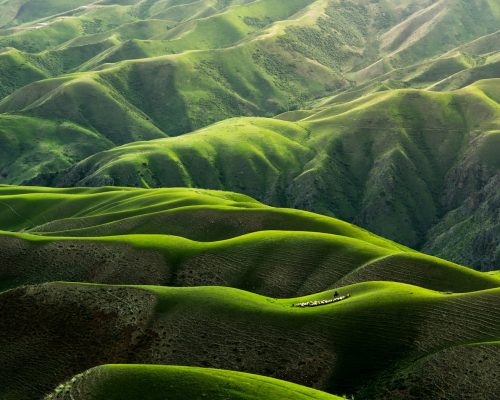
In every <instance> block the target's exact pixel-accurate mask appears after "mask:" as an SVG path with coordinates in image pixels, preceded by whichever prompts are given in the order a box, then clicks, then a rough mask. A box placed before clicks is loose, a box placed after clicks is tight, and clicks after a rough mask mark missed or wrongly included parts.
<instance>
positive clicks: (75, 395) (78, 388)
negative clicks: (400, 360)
mask: <svg viewBox="0 0 500 400" xmlns="http://www.w3.org/2000/svg"><path fill="white" fill-rule="evenodd" d="M75 379H76V380H75ZM75 379H72V380H71V381H69V382H68V383H67V384H63V385H61V386H59V387H58V388H57V389H56V390H55V392H54V393H53V394H50V395H48V396H46V397H45V400H64V399H72V400H78V399H82V400H83V399H88V400H91V399H92V400H99V399H102V400H113V399H116V400H126V399H139V398H140V399H145V400H155V399H157V400H162V399H165V396H166V395H167V394H168V398H169V399H172V400H175V399H179V400H184V399H192V400H202V399H205V398H210V399H214V400H219V399H220V400H222V399H224V400H247V399H266V400H282V399H285V398H286V399H290V400H310V399H318V400H323V399H324V400H335V399H340V398H339V397H336V396H332V395H329V394H326V393H322V392H320V391H317V390H313V389H309V388H306V387H303V386H299V385H294V384H292V383H288V382H284V381H279V380H277V379H269V378H265V377H261V376H256V375H250V374H243V373H236V372H230V371H221V370H214V369H208V368H203V369H202V368H185V367H184V368H183V367H166V366H149V365H106V366H102V367H97V368H94V369H91V370H89V371H86V372H85V373H83V374H81V375H78V376H77V377H75Z"/></svg>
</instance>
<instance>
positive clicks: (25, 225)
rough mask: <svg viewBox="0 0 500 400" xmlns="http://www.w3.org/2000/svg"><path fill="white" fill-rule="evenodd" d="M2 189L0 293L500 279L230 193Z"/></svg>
mask: <svg viewBox="0 0 500 400" xmlns="http://www.w3.org/2000/svg"><path fill="white" fill-rule="evenodd" d="M0 193H1V194H2V196H1V197H0V229H3V230H4V232H2V234H1V235H0V238H1V240H0V247H1V249H2V250H1V252H0V261H1V263H2V265H3V266H4V269H3V271H2V274H1V283H0V286H1V287H2V289H7V288H11V287H15V286H19V285H22V284H28V283H29V284H33V283H42V282H49V281H54V280H65V281H85V282H95V283H122V284H138V283H142V284H156V285H172V286H206V285H211V286H214V285H215V286H217V285H223V286H232V287H237V288H240V289H244V290H250V291H252V292H255V293H261V294H264V295H268V296H273V297H292V296H297V295H302V294H311V293H315V292H319V291H322V290H325V289H328V288H331V287H334V286H341V285H345V284H353V283H358V282H366V281H383V280H391V281H399V282H405V283H410V284H415V285H419V286H421V287H426V288H430V289H434V290H440V291H443V292H445V291H452V292H471V291H475V290H482V289H487V288H494V287H497V286H498V285H499V281H498V280H497V279H495V278H494V277H490V276H488V275H485V274H482V273H478V272H475V271H472V270H469V269H467V268H464V267H460V266H458V265H455V264H452V263H448V262H445V261H443V260H439V259H437V258H433V257H429V256H425V255H422V254H419V253H416V252H413V251H410V250H409V249H406V248H404V247H402V246H400V245H397V244H396V243H393V242H390V241H388V240H384V239H382V238H380V237H377V236H375V235H372V234H370V233H368V232H366V231H364V230H362V229H360V228H357V227H355V226H353V225H350V224H346V223H344V222H342V221H339V220H335V219H332V218H328V217H322V216H319V215H316V214H312V213H306V212H303V211H296V210H286V209H274V208H271V207H267V206H264V205H262V204H260V203H258V202H256V201H254V200H252V199H250V198H248V197H246V196H242V195H236V194H231V193H227V192H213V191H201V190H189V189H161V190H140V189H121V188H115V189H111V188H101V189H65V190H61V189H44V188H22V187H11V186H5V187H1V188H0ZM19 215H24V218H23V220H20V219H19ZM8 230H10V231H11V232H12V233H9V232H7V231H8ZM19 232H20V233H19ZM110 235H115V236H110ZM67 265H72V268H67V267H66V266H67Z"/></svg>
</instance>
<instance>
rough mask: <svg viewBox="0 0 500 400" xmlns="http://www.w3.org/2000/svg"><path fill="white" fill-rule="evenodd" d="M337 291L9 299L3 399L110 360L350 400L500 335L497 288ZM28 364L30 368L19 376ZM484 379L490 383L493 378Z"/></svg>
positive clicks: (128, 290)
mask: <svg viewBox="0 0 500 400" xmlns="http://www.w3.org/2000/svg"><path fill="white" fill-rule="evenodd" d="M340 292H341V293H350V294H351V298H350V299H349V300H346V301H345V302H340V303H339V304H333V305H329V306H324V307H318V308H311V309H300V308H293V307H292V305H293V304H295V303H297V302H298V301H306V300H312V299H326V298H331V296H332V292H329V293H328V292H327V293H323V294H318V295H314V296H310V297H308V298H302V299H290V300H274V299H270V298H264V297H260V296H257V295H254V294H249V293H246V292H241V291H236V290H234V289H227V288H193V289H191V288H180V289H172V288H158V287H143V288H134V287H110V286H92V285H74V284H63V283H57V284H48V285H42V286H34V287H25V288H20V289H15V290H12V291H9V292H5V293H3V294H1V295H0V312H1V315H2V318H1V319H0V324H1V330H2V332H3V333H4V334H3V335H2V337H1V339H0V340H2V343H1V346H0V349H2V350H1V355H0V357H1V359H2V362H1V363H0V371H1V372H2V373H1V374H0V377H2V378H0V380H1V383H2V385H1V386H0V387H1V390H2V395H3V396H4V397H5V396H7V398H9V397H12V396H18V397H19V396H21V397H23V398H25V399H31V398H38V397H39V396H40V395H41V394H44V393H46V392H48V391H50V390H51V389H53V387H55V386H57V384H58V383H60V382H61V381H64V380H67V379H69V378H71V376H72V375H74V374H77V373H81V372H83V371H84V370H86V369H88V368H91V367H93V366H97V365H101V364H106V363H139V364H142V363H161V364H175V365H191V366H208V367H212V368H223V369H224V368H225V369H232V370H237V371H246V372H251V373H257V374H263V375H268V376H272V377H276V378H280V379H286V380H288V381H291V382H296V383H301V384H305V385H307V386H312V387H316V388H320V389H324V390H327V391H329V392H340V393H348V394H349V393H350V394H354V393H356V391H357V388H359V386H360V385H361V384H362V382H364V383H365V384H366V383H367V382H369V381H368V379H371V378H374V377H375V376H376V375H377V374H379V373H381V372H383V371H384V370H385V369H386V368H387V367H389V365H391V364H392V365H393V364H394V363H396V362H403V361H410V360H416V359H419V358H421V357H422V356H425V355H429V354H433V353H435V352H437V351H438V350H441V349H443V348H444V347H451V346H457V345H464V344H470V343H477V342H489V341H495V340H498V338H499V335H500V327H499V326H498V324H496V323H495V322H492V321H498V319H499V317H500V316H499V315H498V312H497V311H498V310H499V309H500V308H499V307H498V302H499V301H500V300H499V299H500V297H499V293H498V289H494V290H488V291H481V292H475V293H471V294H462V295H452V296H446V295H442V294H438V293H435V292H432V291H427V290H424V289H420V288H417V287H414V286H408V285H402V284H395V283H366V284H360V285H356V286H351V287H347V288H343V289H341V290H340ZM75 307H76V309H78V312H75ZM443 315H447V316H448V317H447V318H443ZM91 321H94V323H92V322H91ZM34 326H35V327H36V328H35V329H33V327H34ZM472 326H473V327H474V328H471V327H472ZM201 327H203V328H201ZM367 332H369V334H367ZM298 344H300V346H299V345H298ZM20 362H22V363H23V368H16V366H17V365H19V363H20ZM41 364H43V366H44V368H40V365H41ZM481 373H484V374H487V376H489V377H491V378H493V375H492V374H494V371H492V370H482V369H481ZM27 380H29V382H32V384H30V385H26V384H25V382H27ZM420 386H421V387H422V386H425V385H424V383H423V382H420ZM431 387H432V386H431V385H429V388H431ZM432 394H433V396H432V397H433V398H438V399H439V398H446V397H444V396H443V395H442V393H441V392H435V393H432ZM481 396H483V398H489V397H488V396H489V393H481ZM356 397H358V396H356ZM375 398H376V397H375Z"/></svg>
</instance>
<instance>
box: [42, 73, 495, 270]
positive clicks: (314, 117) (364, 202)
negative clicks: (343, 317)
mask: <svg viewBox="0 0 500 400" xmlns="http://www.w3.org/2000/svg"><path fill="white" fill-rule="evenodd" d="M498 88H499V81H498V79H495V80H487V81H479V82H477V83H476V84H474V85H471V86H468V87H466V88H463V89H460V90H456V91H451V92H429V91H424V90H409V89H402V90H393V91H389V92H379V93H374V94H371V95H368V96H365V97H362V98H361V99H359V100H354V101H351V102H347V103H334V104H327V105H324V106H322V107H319V108H317V109H312V110H304V111H294V112H289V113H286V114H283V115H281V116H278V117H277V118H275V119H263V118H235V119H230V120H227V121H224V122H220V123H217V124H214V125H212V126H209V127H207V128H204V129H201V130H199V131H196V132H194V133H192V134H189V135H183V136H181V137H178V138H168V139H160V140H153V141H148V142H137V143H132V144H128V145H125V146H121V147H116V148H114V149H112V150H108V151H104V152H101V153H98V154H96V155H94V156H92V157H89V158H88V159H86V160H84V161H82V162H80V163H78V164H76V165H75V166H74V167H73V168H71V169H70V170H69V171H66V172H64V173H62V174H59V175H56V176H55V177H49V179H44V178H42V179H38V180H34V181H33V182H34V183H45V184H46V183H49V184H51V185H57V186H81V185H85V186H102V185H116V186H139V187H144V186H145V187H177V186H184V187H194V188H197V187H198V188H209V189H218V190H221V189H223V190H232V191H236V192H240V193H245V194H248V195H250V196H253V197H256V198H258V199H259V200H261V201H264V202H266V203H268V204H273V205H277V206H285V207H294V208H300V209H306V210H312V211H315V212H320V213H323V214H326V215H332V216H335V217H338V218H341V219H344V220H348V221H353V222H355V223H356V224H358V225H361V226H363V227H365V228H367V229H369V230H371V231H374V232H375V233H377V234H380V235H382V236H384V237H388V238H390V239H393V240H398V241H399V242H402V243H403V244H405V245H408V246H410V247H414V248H418V249H425V250H426V251H429V252H430V253H432V254H435V255H439V256H441V257H443V258H446V259H449V260H452V261H455V262H458V263H462V264H466V265H469V266H472V267H474V268H477V269H483V270H488V269H498V268H499V267H500V264H499V263H500V259H499V258H498V251H499V250H498V249H499V245H500V242H499V240H498V229H499V221H500V220H499V215H498V211H497V210H498V205H499V203H498V201H499V197H498V190H497V187H498V182H499V179H500V178H499V167H500V164H499V163H498V157H496V154H497V153H498V151H499V144H500V142H499V141H498V139H499V136H498V132H499V129H500V126H499V121H500V119H499V118H500V106H499V103H498V98H499V93H500V92H499V90H498ZM417 204H420V206H417ZM457 231H460V232H462V234H460V235H456V234H454V233H455V232H457Z"/></svg>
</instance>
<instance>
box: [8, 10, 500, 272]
mask: <svg viewBox="0 0 500 400" xmlns="http://www.w3.org/2000/svg"><path fill="white" fill-rule="evenodd" d="M0 7H2V8H0V10H1V9H3V10H4V11H5V12H4V13H3V15H2V20H1V21H0V26H1V28H0V49H1V48H3V50H0V71H1V72H2V74H0V76H1V78H0V96H5V97H4V98H3V99H2V100H1V101H0V113H1V114H0V143H2V144H3V146H2V150H3V151H4V152H5V154H8V155H9V156H6V157H3V158H0V182H1V183H8V184H39V185H63V186H68V185H131V186H141V187H171V186H188V187H201V188H208V189H221V190H230V191H237V192H242V193H245V194H248V195H250V196H252V197H255V198H257V199H259V200H261V201H264V202H267V203H270V204H272V205H278V206H285V207H297V208H302V209H306V210H311V211H316V212H321V213H324V214H327V215H332V216H335V217H338V218H341V219H344V220H348V221H350V222H354V223H356V224H358V225H361V226H363V227H365V228H367V229H369V230H371V231H374V232H375V233H377V234H380V235H383V236H385V237H389V238H391V239H397V240H398V241H400V242H402V243H404V244H405V245H408V246H411V247H414V248H416V249H419V250H425V251H428V252H430V253H432V254H434V255H439V256H441V257H444V258H447V259H449V260H451V261H454V262H459V263H462V264H466V265H468V266H471V267H473V268H476V269H481V270H489V269H494V268H498V267H499V265H500V264H499V262H500V261H499V258H498V254H497V253H498V250H497V249H498V246H499V242H498V239H497V238H498V234H497V232H498V218H496V216H495V213H494V209H495V207H496V206H497V203H498V202H497V199H496V196H495V190H494V187H495V185H496V183H495V182H496V181H495V179H498V178H496V176H497V174H498V173H497V171H498V168H497V166H496V164H495V161H494V158H495V157H494V154H495V150H494V149H496V148H497V143H496V142H497V140H496V136H497V135H493V134H490V133H494V132H496V131H497V130H498V93H497V92H498V82H497V79H495V78H498V77H499V76H498V68H497V66H498V52H499V51H500V48H499V47H498V43H499V41H498V20H499V15H500V10H499V8H498V5H497V4H496V3H495V2H492V1H490V0H474V1H465V0H440V1H431V0H419V1H413V2H408V1H406V0H398V1H395V0H394V1H390V2H387V1H374V2H370V3H366V4H365V3H360V2H358V1H354V0H342V1H341V0H316V1H314V0H293V1H288V2H286V3H284V2H282V1H278V0H258V1H223V2H220V1H212V0H204V1H198V2H192V1H176V2H171V1H135V0H130V1H126V2H123V1H100V2H85V1H65V2H52V1H51V2H47V3H46V4H44V5H40V4H38V3H37V2H34V1H29V2H23V3H21V2H17V1H13V0H5V1H3V2H2V3H1V4H0ZM450 26H451V27H452V28H453V29H451V28H449V27H450ZM443 32H445V34H443ZM323 44H325V45H323ZM485 78H487V80H485V81H481V82H478V80H479V79H485ZM411 88H419V89H421V91H419V92H417V91H413V90H411ZM456 89H460V90H456ZM428 90H432V91H438V92H439V93H436V94H435V95H433V94H432V93H429V92H428ZM302 109H304V111H302ZM428 112H430V115H429V118H427V113H428ZM279 113H284V114H282V115H281V116H280V117H278V119H276V118H275V119H267V120H266V119H259V118H253V117H256V116H257V117H272V116H275V115H276V114H279ZM379 114H380V115H379ZM241 116H249V117H252V118H248V119H242V118H240V117H241ZM232 117H239V118H238V119H231V118H232ZM279 119H281V120H282V121H280V120H279ZM285 120H287V121H285ZM218 121H223V122H221V123H220V124H219V125H210V124H213V123H216V122H218ZM34 124H36V125H38V126H41V127H43V129H40V130H34V129H33V127H34ZM61 127H63V129H61ZM69 128H70V134H71V136H70V134H68V133H67V129H69ZM204 128H206V130H201V131H200V129H204ZM192 131H195V132H196V133H195V134H193V135H188V136H187V137H186V138H179V139H174V138H169V139H166V138H167V137H171V136H178V135H182V134H185V133H187V132H192ZM33 136H36V137H37V139H36V140H33ZM74 136H76V137H75V138H74ZM230 136H231V138H230ZM249 138H251V139H249ZM438 138H439V139H438ZM154 139H165V140H159V141H154ZM74 140H76V141H77V142H78V143H83V141H85V145H84V146H83V145H82V146H80V145H78V146H74V145H72V142H73V141H74ZM138 141H140V142H138ZM142 141H147V142H142ZM438 141H441V142H442V143H440V144H439V143H438ZM123 144H130V145H129V146H125V147H116V146H120V145H123ZM486 149H487V150H486ZM103 151H104V152H103ZM487 153H488V154H487ZM92 155H94V156H93V157H90V158H88V157H89V156H92ZM41 160H43V161H41ZM492 163H493V164H492ZM479 192H480V193H481V194H480V195H479V194H478V193H479ZM478 202H479V203H480V204H481V205H480V207H477V203H478ZM416 204H421V205H422V206H421V207H417V206H416ZM492 210H493V211H492ZM464 220H465V222H464ZM455 230H456V231H460V232H462V233H461V234H460V235H459V237H457V235H454V233H453V232H455Z"/></svg>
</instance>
